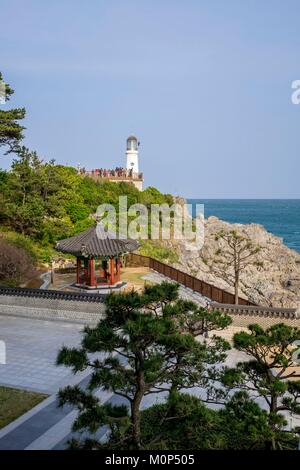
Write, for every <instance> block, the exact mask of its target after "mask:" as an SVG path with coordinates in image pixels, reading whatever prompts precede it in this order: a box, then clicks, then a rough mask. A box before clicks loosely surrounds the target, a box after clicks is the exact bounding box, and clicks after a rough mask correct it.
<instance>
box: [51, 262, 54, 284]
mask: <svg viewBox="0 0 300 470" xmlns="http://www.w3.org/2000/svg"><path fill="white" fill-rule="evenodd" d="M50 282H51V284H54V258H53V257H52V258H51V279H50Z"/></svg>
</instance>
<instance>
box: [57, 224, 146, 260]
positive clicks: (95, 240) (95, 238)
mask: <svg viewBox="0 0 300 470" xmlns="http://www.w3.org/2000/svg"><path fill="white" fill-rule="evenodd" d="M139 246H140V244H139V243H138V242H137V241H136V240H132V239H130V238H126V239H123V238H117V235H116V234H115V233H114V232H112V231H110V230H108V231H105V229H104V227H103V225H102V224H100V223H97V225H95V226H94V227H92V228H89V229H88V230H85V231H84V232H81V233H79V234H78V235H75V236H74V237H70V238H65V239H64V240H60V241H59V242H57V244H56V247H55V248H56V250H57V251H61V252H62V253H70V254H72V255H75V256H84V257H106V258H109V257H113V256H119V255H121V254H124V253H128V252H131V251H134V250H137V249H138V248H139Z"/></svg>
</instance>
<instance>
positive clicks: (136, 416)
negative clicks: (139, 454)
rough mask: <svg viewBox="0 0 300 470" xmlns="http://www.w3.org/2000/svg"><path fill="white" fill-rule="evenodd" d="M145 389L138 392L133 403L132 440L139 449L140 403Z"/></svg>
mask: <svg viewBox="0 0 300 470" xmlns="http://www.w3.org/2000/svg"><path fill="white" fill-rule="evenodd" d="M143 395H144V393H143V391H142V390H141V389H140V390H138V391H137V392H136V394H135V396H134V399H133V401H132V403H131V421H132V442H133V444H134V446H135V447H137V449H140V447H141V413H140V404H141V401H142V398H143Z"/></svg>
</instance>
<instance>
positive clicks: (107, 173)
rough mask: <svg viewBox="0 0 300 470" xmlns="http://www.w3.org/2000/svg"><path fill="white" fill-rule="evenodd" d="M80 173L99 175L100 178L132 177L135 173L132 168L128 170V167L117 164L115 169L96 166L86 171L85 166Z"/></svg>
mask: <svg viewBox="0 0 300 470" xmlns="http://www.w3.org/2000/svg"><path fill="white" fill-rule="evenodd" d="M79 171H80V173H82V174H87V175H90V176H98V177H100V178H111V177H117V178H132V177H133V176H134V173H133V171H132V169H130V170H127V169H126V168H123V167H119V166H117V167H116V168H115V169H114V170H107V169H106V168H96V169H94V170H91V171H86V169H85V168H81V169H80V170H79Z"/></svg>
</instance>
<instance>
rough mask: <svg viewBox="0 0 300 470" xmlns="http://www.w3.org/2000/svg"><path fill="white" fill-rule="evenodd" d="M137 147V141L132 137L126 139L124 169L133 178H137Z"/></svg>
mask: <svg viewBox="0 0 300 470" xmlns="http://www.w3.org/2000/svg"><path fill="white" fill-rule="evenodd" d="M138 145H139V144H138V140H137V138H136V137H135V136H134V135H131V136H129V137H128V139H127V146H126V169H127V171H128V172H130V173H131V174H132V176H135V177H137V176H138V172H139V161H138V160H139V152H138Z"/></svg>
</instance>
